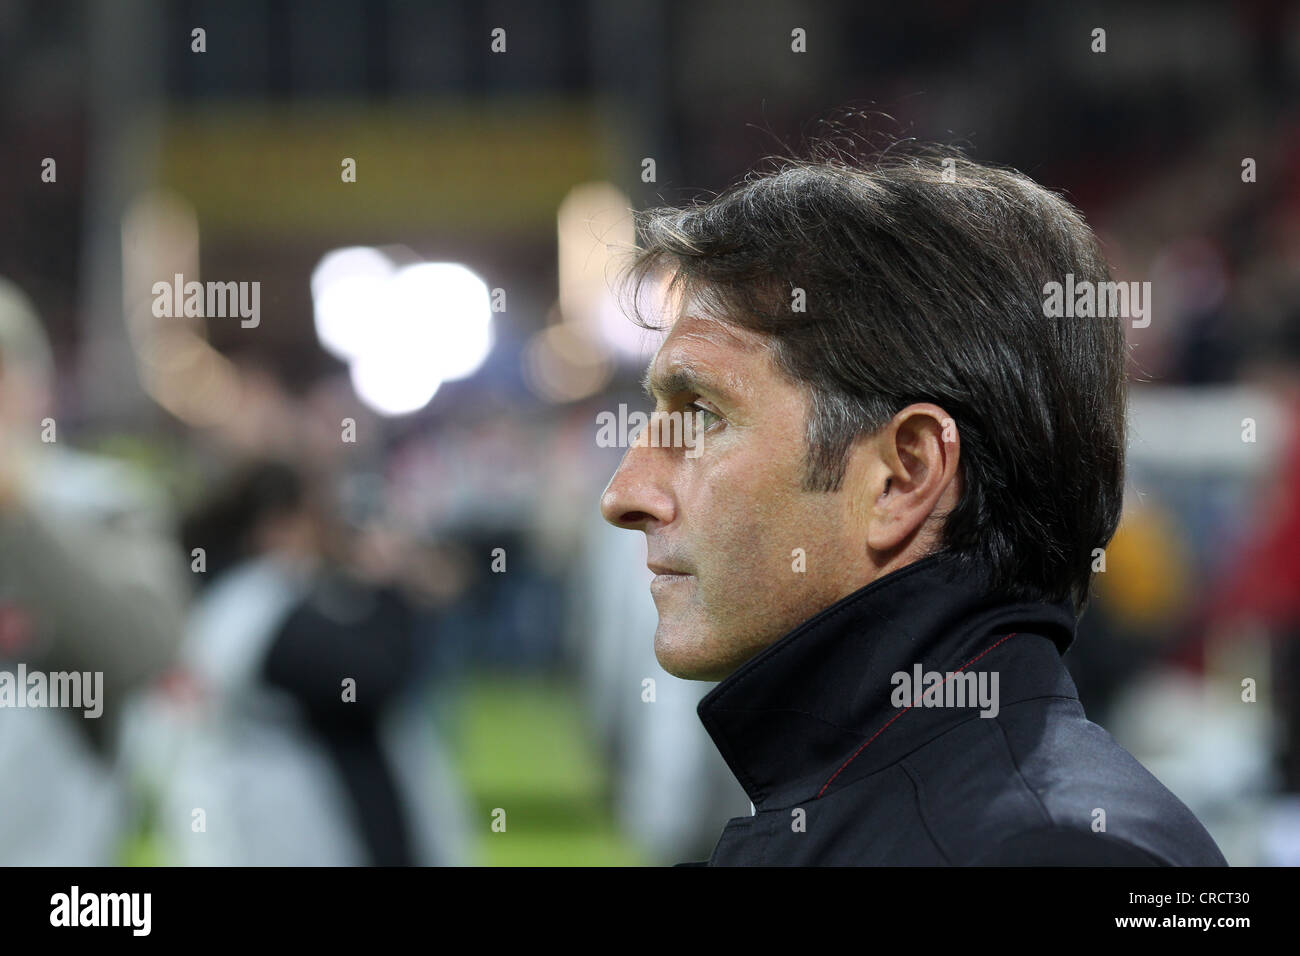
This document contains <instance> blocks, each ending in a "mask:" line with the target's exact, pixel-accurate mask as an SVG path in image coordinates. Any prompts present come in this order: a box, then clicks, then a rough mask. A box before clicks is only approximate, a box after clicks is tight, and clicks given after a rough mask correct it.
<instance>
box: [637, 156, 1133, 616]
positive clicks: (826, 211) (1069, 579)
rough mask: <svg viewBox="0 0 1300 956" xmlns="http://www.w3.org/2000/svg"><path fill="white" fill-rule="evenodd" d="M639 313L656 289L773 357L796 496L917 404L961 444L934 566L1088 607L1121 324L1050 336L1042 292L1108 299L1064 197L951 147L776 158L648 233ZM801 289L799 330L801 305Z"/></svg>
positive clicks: (830, 479) (1117, 462) (1063, 325)
mask: <svg viewBox="0 0 1300 956" xmlns="http://www.w3.org/2000/svg"><path fill="white" fill-rule="evenodd" d="M637 225H638V230H639V233H640V237H641V241H640V249H639V251H638V252H637V253H636V254H635V256H634V257H633V259H632V260H631V262H630V263H629V269H628V273H629V274H628V278H630V279H631V280H632V281H631V286H630V289H631V290H632V292H633V295H634V298H633V305H632V307H631V309H630V311H631V312H632V314H633V315H634V316H635V317H636V318H637V321H638V322H639V323H640V324H642V325H643V326H647V327H654V325H653V323H652V322H651V321H648V320H647V319H646V318H645V317H644V316H642V315H641V314H640V313H639V311H638V308H639V306H638V303H640V302H641V296H640V293H641V291H642V286H643V284H644V283H645V282H646V280H648V279H650V278H651V277H656V278H658V277H662V276H664V275H665V274H666V275H670V276H671V284H670V285H669V286H668V289H669V291H670V292H674V293H683V294H684V295H683V298H682V299H681V300H680V301H682V302H685V301H686V298H685V295H690V296H693V297H694V300H695V302H696V303H697V304H698V305H699V307H701V308H703V309H705V310H707V311H708V312H709V314H711V315H714V316H715V317H717V318H721V319H724V320H726V321H728V322H730V323H732V324H735V325H737V326H740V327H744V328H748V329H751V330H754V331H757V332H761V333H763V334H765V335H769V336H771V337H772V339H773V350H774V356H775V359H776V362H777V365H778V367H779V368H780V369H781V370H782V371H783V372H784V374H786V375H787V376H788V377H789V378H790V379H791V380H792V381H794V382H796V383H798V384H800V385H802V386H803V387H804V388H805V390H806V392H807V394H808V397H809V401H810V417H809V421H808V429H807V456H808V457H807V473H806V476H805V487H806V488H807V489H808V490H812V491H824V492H833V491H837V490H838V489H839V487H840V485H841V483H842V481H843V477H844V472H845V468H846V465H847V460H848V455H849V452H850V449H851V447H852V445H853V443H854V441H855V440H856V439H857V438H858V437H860V436H861V435H863V434H869V433H871V432H873V431H875V430H877V429H878V428H880V427H881V426H883V425H884V424H886V423H887V422H888V421H889V420H890V418H892V417H893V415H894V414H896V413H897V412H899V411H901V410H902V409H903V408H905V407H906V406H907V405H909V404H911V403H913V402H920V401H929V402H934V403H936V404H938V405H940V406H942V407H943V408H944V409H946V410H947V411H948V413H949V414H950V415H951V416H952V417H953V419H954V421H955V423H956V425H957V429H958V433H959V434H960V436H961V463H960V470H961V477H962V495H961V500H960V502H959V504H957V506H956V507H955V508H954V509H953V510H952V512H951V513H950V514H949V515H948V516H947V519H946V522H945V524H944V530H943V536H942V545H941V548H940V550H941V551H943V552H947V553H950V554H953V555H956V556H957V557H959V558H960V559H961V560H962V561H963V562H966V563H968V564H969V565H970V566H973V567H979V568H983V569H986V571H987V573H989V574H990V575H991V586H992V587H993V589H994V590H996V591H998V592H1001V593H1006V594H1010V595H1012V596H1015V597H1019V598H1031V599H1035V600H1042V599H1049V600H1064V599H1065V598H1067V597H1069V598H1072V599H1073V601H1074V604H1075V607H1076V609H1077V610H1079V611H1081V610H1082V608H1083V607H1084V606H1085V604H1086V602H1087V597H1088V586H1089V582H1090V578H1091V568H1092V560H1093V549H1095V548H1102V547H1105V545H1106V544H1107V543H1108V542H1109V541H1110V538H1111V536H1112V535H1113V534H1114V532H1115V527H1116V525H1117V524H1118V521H1119V515H1120V509H1121V505H1122V500H1123V476H1124V441H1125V437H1124V433H1125V416H1126V410H1125V374H1124V373H1125V370H1124V365H1125V346H1124V333H1123V329H1122V327H1121V324H1120V319H1119V318H1118V317H1114V316H1112V317H1109V318H1049V317H1046V316H1045V314H1044V313H1045V311H1046V310H1045V308H1044V292H1045V289H1044V286H1045V285H1046V284H1047V283H1049V282H1059V283H1065V282H1066V274H1067V273H1073V275H1074V278H1075V282H1076V284H1077V283H1078V282H1081V281H1083V280H1089V281H1092V282H1105V281H1108V280H1109V273H1108V269H1107V266H1106V263H1105V260H1104V259H1103V258H1102V255H1101V251H1100V248H1099V245H1098V242H1097V239H1096V237H1095V236H1094V235H1093V233H1092V231H1091V230H1090V229H1089V228H1088V226H1087V224H1086V223H1085V222H1084V220H1083V217H1082V216H1081V215H1080V214H1079V212H1078V211H1077V210H1076V209H1075V208H1074V207H1073V206H1071V205H1070V204H1069V203H1068V202H1066V200H1065V199H1063V198H1062V197H1061V196H1059V195H1057V194H1055V193H1053V192H1050V191H1048V190H1046V189H1044V188H1043V187H1041V186H1039V185H1037V184H1036V183H1034V182H1033V181H1032V180H1030V179H1029V178H1028V177H1026V176H1024V175H1022V174H1021V173H1018V172H1016V171H1014V170H1009V169H1001V168H995V167H991V166H985V165H980V164H977V163H974V162H972V161H970V160H969V159H967V158H966V157H965V156H964V155H962V154H961V153H960V152H958V151H956V150H951V149H937V148H933V147H928V148H925V149H924V150H917V149H912V150H910V151H909V152H908V153H906V154H900V153H893V154H892V155H890V154H888V153H887V154H885V155H884V156H883V157H878V158H877V159H875V160H874V161H872V162H869V163H858V162H849V161H846V160H844V159H843V157H842V155H839V154H837V155H835V156H830V157H827V156H822V157H816V158H812V159H779V160H777V161H776V167H775V168H774V169H773V170H771V171H769V172H761V173H760V172H753V173H750V174H749V176H747V177H746V178H745V180H743V181H742V182H741V183H739V184H738V185H736V186H733V187H732V188H730V189H728V190H726V191H725V192H723V193H722V194H720V195H718V196H717V197H716V198H713V199H711V200H708V201H699V202H696V203H694V204H691V205H689V206H687V207H685V208H681V209H675V208H660V209H651V210H648V211H643V212H640V213H638V214H637ZM797 289H802V290H804V295H805V297H806V308H805V311H802V312H800V311H795V310H794V309H793V308H792V301H793V296H794V295H795V291H796V290H797Z"/></svg>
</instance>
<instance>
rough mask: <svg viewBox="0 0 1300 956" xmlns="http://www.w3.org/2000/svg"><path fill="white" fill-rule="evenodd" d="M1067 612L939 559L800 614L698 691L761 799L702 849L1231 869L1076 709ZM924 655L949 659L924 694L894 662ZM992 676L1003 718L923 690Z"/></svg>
mask: <svg viewBox="0 0 1300 956" xmlns="http://www.w3.org/2000/svg"><path fill="white" fill-rule="evenodd" d="M1074 626H1075V614H1074V611H1073V608H1072V607H1071V606H1070V605H1069V604H1068V603H1061V604H1056V605H1052V604H1038V603H1017V602H1015V601H1011V600H1007V599H1001V598H994V597H990V596H989V595H988V592H987V588H986V587H985V585H984V578H983V577H982V576H981V575H980V574H978V573H972V572H966V571H959V570H958V566H957V564H956V562H955V561H954V560H952V559H950V558H947V557H937V556H936V557H929V558H925V559H923V560H921V561H918V562H917V563H915V564H912V565H909V566H908V567H906V568H903V569H902V570H900V571H897V572H895V573H893V574H889V575H887V576H885V577H883V578H881V579H880V580H878V581H874V582H872V583H871V584H869V585H867V586H866V587H864V588H862V589H861V590H859V591H857V592H855V593H854V594H851V595H849V596H848V597H846V598H844V599H843V600H841V601H839V602H837V603H836V604H834V605H832V606H831V607H829V608H827V609H826V610H824V611H822V612H821V613H820V614H818V615H817V616H815V617H813V618H812V619H810V620H808V621H806V622H805V623H804V624H802V625H800V626H799V627H797V628H795V630H794V631H792V632H791V633H789V634H787V635H786V636H785V637H784V638H782V639H781V640H779V641H777V642H776V643H775V644H773V645H772V646H770V647H768V648H766V649H764V650H763V651H761V652H760V653H759V654H758V655H756V656H755V657H754V658H752V659H751V660H749V661H748V662H746V663H745V664H744V665H742V666H741V667H740V668H739V669H737V670H736V671H735V672H734V673H733V674H731V675H730V676H729V677H728V678H727V679H726V680H724V681H723V682H722V683H721V684H719V685H718V686H717V687H715V688H714V689H713V690H712V691H711V692H710V693H709V694H708V695H707V696H705V698H704V699H703V700H701V701H700V704H699V708H698V713H699V716H700V719H701V720H702V721H703V722H704V726H705V728H706V729H707V730H708V732H709V734H710V735H711V736H712V738H713V741H714V743H715V744H716V745H717V747H718V750H719V751H720V752H721V753H722V756H723V758H724V759H725V760H726V761H727V764H728V766H729V767H730V768H731V771H732V773H734V774H735V776H736V779H737V780H738V781H739V782H740V784H741V786H743V787H744V788H745V790H746V792H747V793H748V794H749V797H750V800H752V801H753V804H754V807H755V810H756V813H755V815H754V816H749V817H738V818H736V819H733V820H731V821H730V822H728V823H727V825H726V828H725V829H724V830H723V832H722V836H721V838H720V839H719V840H718V844H717V847H716V848H715V849H714V851H713V855H712V857H711V858H710V859H709V861H708V864H707V865H711V866H730V865H817V864H829V865H940V866H941V865H972V864H974V865H980V864H997V865H1053V864H1058V865H1085V864H1102V865H1174V866H1225V865H1226V862H1225V861H1224V858H1223V855H1222V854H1221V853H1220V852H1219V849H1218V847H1217V846H1216V845H1215V843H1214V840H1213V839H1211V838H1210V835H1209V834H1208V833H1207V832H1206V831H1205V828H1204V827H1202V826H1201V824H1200V822H1199V821H1198V820H1197V819H1196V817H1194V816H1193V815H1192V813H1191V811H1190V810H1188V809H1187V807H1186V806H1184V805H1183V804H1182V803H1181V802H1180V801H1179V800H1178V798H1177V797H1175V796H1174V795H1173V794H1172V793H1170V792H1169V791H1168V790H1167V789H1165V787H1164V786H1162V785H1161V783H1160V782H1159V781H1158V780H1156V778H1155V777H1153V776H1152V775H1151V774H1150V773H1148V772H1147V770H1146V769H1145V768H1144V767H1143V766H1142V765H1141V764H1139V763H1138V762H1137V760H1135V759H1134V758H1133V756H1132V755H1131V754H1129V753H1128V752H1127V751H1126V750H1124V749H1123V748H1122V747H1120V745H1119V744H1117V743H1116V742H1115V741H1114V739H1113V738H1112V737H1111V736H1110V735H1109V734H1108V733H1106V731H1105V730H1103V729H1102V728H1101V727H1099V726H1097V725H1096V724H1094V723H1091V722H1090V721H1089V720H1088V719H1087V718H1086V717H1085V716H1084V712H1083V707H1082V706H1081V705H1080V704H1079V699H1078V695H1077V693H1076V691H1075V687H1074V682H1073V681H1072V680H1071V679H1070V675H1069V674H1068V673H1067V671H1066V668H1065V665H1064V663H1063V662H1062V660H1061V655H1062V654H1063V653H1064V652H1065V650H1066V648H1067V647H1068V646H1069V645H1070V642H1071V641H1072V640H1073V638H1074ZM918 664H919V665H920V668H921V673H922V674H925V673H927V672H938V673H940V674H942V675H945V677H946V675H948V674H949V673H952V674H955V675H957V676H955V677H952V678H946V679H945V680H944V682H943V683H942V684H940V685H938V690H937V691H933V690H932V691H930V692H929V693H928V694H927V695H926V697H925V698H922V704H921V705H915V704H914V702H915V701H916V700H917V698H919V697H921V694H922V690H923V689H925V688H926V687H933V686H934V685H935V683H936V680H935V679H930V680H929V681H927V680H926V679H925V678H924V677H923V678H922V680H921V682H920V686H918V687H916V689H915V690H909V689H908V687H907V685H905V684H904V683H903V682H902V681H901V680H898V679H896V678H895V677H894V675H896V674H900V673H905V674H907V675H909V676H916V665H918ZM981 674H982V675H983V676H982V677H981V676H980V675H981ZM994 674H996V680H997V685H996V687H997V694H996V710H997V713H996V716H989V717H982V716H980V712H981V709H982V710H985V711H987V712H989V713H992V712H993V710H994V707H993V706H992V705H988V706H984V707H981V705H980V704H979V703H975V704H974V706H965V707H960V706H930V705H928V701H929V699H931V698H936V697H937V698H938V699H939V700H940V701H941V702H942V701H943V698H945V697H948V696H949V691H950V690H952V691H956V690H957V689H964V688H970V689H972V690H973V689H974V688H971V682H972V681H977V680H983V681H984V682H985V685H984V686H985V689H986V690H987V691H988V692H989V695H991V689H992V687H993V686H994V685H993V680H994V676H993V675H994ZM971 675H973V676H971ZM949 684H951V685H952V687H951V688H949V686H948V685H949ZM907 695H910V696H907ZM891 699H892V701H891ZM903 700H906V702H907V704H912V706H907V705H905V704H902V703H901V701H903ZM985 700H986V701H988V700H989V697H988V696H986V698H985ZM896 702H897V703H896ZM947 702H948V703H949V704H956V703H959V701H958V700H956V699H949V700H948V701H947ZM688 865H690V864H688ZM696 865H704V864H696Z"/></svg>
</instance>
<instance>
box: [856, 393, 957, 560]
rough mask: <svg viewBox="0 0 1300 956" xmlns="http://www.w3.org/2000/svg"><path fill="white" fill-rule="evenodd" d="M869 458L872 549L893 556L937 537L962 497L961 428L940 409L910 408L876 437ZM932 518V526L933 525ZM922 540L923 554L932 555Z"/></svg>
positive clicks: (924, 404)
mask: <svg viewBox="0 0 1300 956" xmlns="http://www.w3.org/2000/svg"><path fill="white" fill-rule="evenodd" d="M864 451H866V452H867V453H868V461H867V474H866V478H867V487H866V488H865V489H863V490H864V492H865V493H866V494H868V495H870V504H869V506H868V512H867V513H868V519H869V520H868V523H867V547H868V548H869V549H870V550H872V551H874V552H876V553H878V554H881V555H890V554H892V553H894V552H898V551H900V550H901V549H904V548H906V547H908V546H909V545H911V544H912V543H913V542H915V541H918V540H919V539H923V538H928V537H930V536H935V537H937V535H938V531H939V526H940V525H941V522H942V518H943V516H944V515H945V514H946V513H947V512H948V511H950V510H952V508H953V507H955V506H956V504H957V501H958V495H959V494H960V482H959V480H958V470H957V465H958V461H959V460H960V456H961V440H960V436H958V434H957V423H956V422H955V421H954V420H953V418H952V416H950V415H949V414H948V413H947V412H945V411H944V410H943V409H942V408H940V407H939V406H938V405H933V404H930V403H928V402H920V403H918V404H915V405H909V406H907V408H905V409H903V410H902V411H901V412H899V413H898V414H897V415H895V416H894V417H893V418H892V419H890V421H889V422H888V423H886V424H885V426H884V427H883V428H881V429H880V430H879V431H877V432H876V434H875V435H874V436H872V441H871V442H869V443H868V447H867V448H866V449H864ZM931 519H933V521H932V520H931ZM930 543H931V542H929V541H920V551H921V553H925V552H927V551H928V550H929V545H930Z"/></svg>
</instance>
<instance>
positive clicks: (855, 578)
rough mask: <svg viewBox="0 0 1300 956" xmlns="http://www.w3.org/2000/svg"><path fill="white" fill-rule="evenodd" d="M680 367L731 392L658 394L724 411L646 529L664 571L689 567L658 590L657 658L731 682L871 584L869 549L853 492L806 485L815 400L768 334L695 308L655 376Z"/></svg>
mask: <svg viewBox="0 0 1300 956" xmlns="http://www.w3.org/2000/svg"><path fill="white" fill-rule="evenodd" d="M680 369H690V370H691V372H692V374H693V375H695V376H696V377H699V378H703V379H705V380H707V381H710V382H717V383H718V385H719V388H718V389H717V392H716V393H707V392H706V393H704V394H703V395H700V396H697V395H695V394H693V393H688V394H687V395H685V396H671V395H668V396H658V398H659V400H660V405H661V407H663V406H664V404H665V402H667V404H668V407H672V403H673V402H680V401H681V399H683V398H685V399H687V400H689V401H694V400H695V399H696V398H697V397H699V398H701V399H702V400H703V401H707V402H708V403H709V404H710V405H711V406H712V407H715V408H717V409H718V412H719V413H720V414H721V416H722V418H721V419H720V420H719V421H718V422H715V423H713V425H712V426H711V427H710V429H709V431H707V432H706V433H705V436H704V443H703V451H702V454H700V456H699V457H698V458H694V459H690V458H686V457H685V456H681V457H680V458H678V459H676V460H675V461H674V464H673V466H672V467H671V468H670V469H669V471H668V475H667V477H666V479H665V480H666V481H667V482H668V484H669V492H670V494H671V496H672V499H673V501H674V509H673V518H672V521H671V522H669V523H662V524H656V525H654V526H651V527H647V528H646V529H645V530H646V536H647V545H648V554H649V561H650V563H651V564H652V565H655V564H657V565H659V566H661V567H666V568H674V569H679V570H682V571H687V572H689V573H688V574H683V575H679V576H664V575H661V576H659V577H656V579H655V581H654V583H653V584H652V588H651V589H652V593H653V595H654V599H655V604H656V607H657V608H658V611H659V624H658V627H657V629H656V632H655V655H656V657H657V658H658V660H659V663H660V665H661V666H663V668H664V669H665V670H666V671H667V672H668V673H670V674H673V675H675V676H677V677H682V678H687V679H694V680H720V679H722V678H723V677H726V676H727V675H728V674H730V673H732V672H733V671H734V670H735V669H736V668H737V667H739V666H740V665H741V664H743V663H744V662H745V661H747V660H749V659H750V658H752V657H753V656H754V655H755V654H756V653H758V652H759V651H761V650H762V649H763V648H765V647H767V646H769V645H770V644H772V643H773V642H774V641H776V640H777V639H779V638H780V637H782V636H783V635H784V634H786V633H787V632H789V631H790V630H791V629H793V628H794V627H795V626H797V625H798V624H799V623H801V622H802V621H804V620H807V619H808V618H809V617H811V616H813V615H814V614H815V613H817V611H819V610H821V609H822V608H824V607H826V606H828V605H829V604H831V603H833V602H834V601H835V600H838V599H839V598H840V597H842V596H844V595H845V594H848V593H850V592H851V591H852V590H854V589H856V587H858V586H860V583H859V581H860V573H859V568H860V563H861V562H860V558H861V557H862V556H860V555H859V553H858V552H862V551H864V550H865V548H864V547H863V546H861V545H859V544H858V543H857V542H859V541H861V540H862V539H861V538H860V537H858V536H857V535H856V534H855V529H856V528H857V526H858V524H859V517H858V515H857V514H856V513H852V512H850V510H849V509H848V508H847V507H846V496H844V495H841V494H835V493H813V492H807V491H805V490H804V487H803V485H804V481H803V479H804V474H805V468H806V461H807V455H806V444H805V425H806V421H807V414H808V400H807V397H806V394H805V393H804V391H803V390H802V389H801V388H799V387H798V386H797V385H796V384H794V383H792V382H790V381H789V380H787V379H786V378H785V376H784V375H783V374H782V373H781V372H780V371H779V370H778V369H777V367H776V365H775V363H774V361H773V358H772V354H771V347H770V345H769V344H768V342H767V341H766V340H765V339H763V338H762V337H761V336H759V335H757V334H756V333H751V332H748V331H747V330H741V329H736V328H733V327H730V326H726V325H725V324H723V323H721V322H718V321H717V320H713V319H707V318H700V317H696V316H684V317H683V318H682V319H679V320H678V322H677V323H676V325H675V326H674V328H673V330H672V332H671V333H670V335H669V336H668V338H667V339H666V340H665V342H664V344H663V346H662V348H661V349H660V351H659V353H658V355H657V356H656V358H655V361H654V363H653V364H652V366H651V374H650V376H649V377H650V378H651V379H652V380H656V379H657V380H661V381H667V380H671V378H672V376H673V373H674V372H676V371H677V370H680ZM800 554H802V558H801V557H800ZM861 583H865V581H862V582H861Z"/></svg>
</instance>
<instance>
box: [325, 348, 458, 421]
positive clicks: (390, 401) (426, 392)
mask: <svg viewBox="0 0 1300 956" xmlns="http://www.w3.org/2000/svg"><path fill="white" fill-rule="evenodd" d="M348 373H349V376H350V377H351V379H352V388H353V389H355V391H356V393H357V397H358V398H360V399H361V400H362V401H363V402H365V403H366V405H367V406H368V407H370V408H371V409H373V410H374V411H376V412H378V413H379V414H380V415H409V414H410V413H411V412H418V411H419V410H420V409H422V408H424V406H425V405H428V404H429V402H430V401H432V400H433V396H434V395H436V394H437V392H438V387H439V386H440V385H441V384H442V383H441V382H440V381H439V380H438V377H437V376H436V375H434V374H432V373H431V372H430V371H429V368H428V365H427V364H426V363H423V362H421V359H420V356H419V355H418V354H416V353H413V352H404V351H402V350H401V349H384V350H374V351H371V352H367V353H366V354H365V355H362V356H361V357H360V358H357V359H354V360H353V361H352V363H351V364H350V365H349V366H348Z"/></svg>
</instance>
